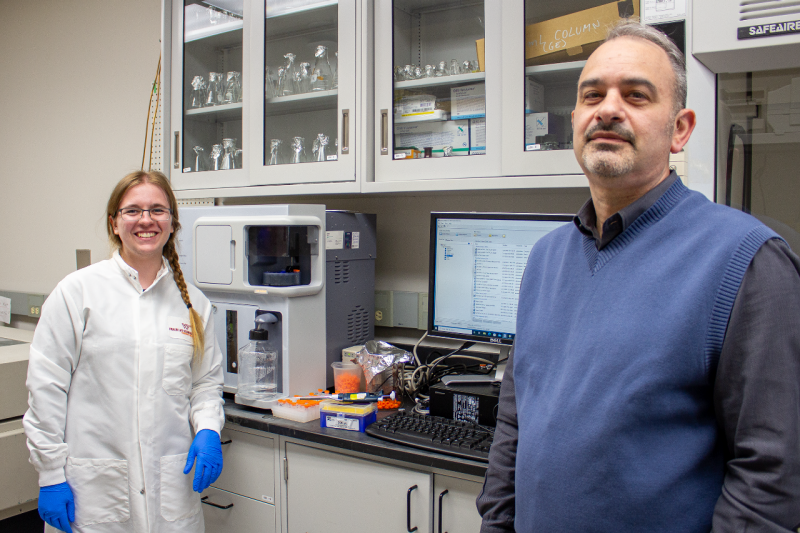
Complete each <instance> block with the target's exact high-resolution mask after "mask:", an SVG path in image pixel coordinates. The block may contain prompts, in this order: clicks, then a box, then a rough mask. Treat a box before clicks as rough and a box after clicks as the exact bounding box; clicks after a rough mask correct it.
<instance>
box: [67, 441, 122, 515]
mask: <svg viewBox="0 0 800 533" xmlns="http://www.w3.org/2000/svg"><path fill="white" fill-rule="evenodd" d="M65 473H66V476H67V482H68V483H69V486H70V488H71V489H72V493H73V495H74V496H75V525H76V526H79V527H80V526H88V525H92V524H103V523H107V522H125V521H127V520H128V519H129V518H130V516H131V511H130V502H129V499H128V462H127V461H125V460H124V459H81V458H77V457H69V458H67V465H66V468H65Z"/></svg>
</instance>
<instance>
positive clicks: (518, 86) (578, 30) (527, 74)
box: [503, 0, 639, 183]
mask: <svg viewBox="0 0 800 533" xmlns="http://www.w3.org/2000/svg"><path fill="white" fill-rule="evenodd" d="M520 4H521V5H520V6H519V7H516V8H511V7H510V6H509V9H508V10H507V11H506V13H504V17H505V18H504V20H505V21H506V22H507V24H509V27H513V28H514V30H513V31H514V32H516V33H515V35H519V36H520V37H521V39H520V40H516V39H511V40H508V41H506V43H505V44H506V46H505V48H504V52H505V56H506V59H507V60H506V62H504V68H507V69H508V70H510V71H511V72H513V73H515V74H513V80H512V79H511V78H509V80H508V81H509V82H510V83H509V90H508V93H507V96H508V97H507V98H506V99H504V105H505V107H504V114H503V118H504V121H505V122H506V129H505V130H504V134H506V135H508V136H509V139H508V142H505V143H504V146H503V148H504V152H503V156H504V172H505V173H507V174H511V175H514V174H530V175H542V174H552V175H565V174H582V171H581V169H580V166H579V165H578V163H577V161H576V160H575V156H574V154H573V152H572V120H571V113H572V110H573V109H575V101H576V98H577V90H578V78H579V77H580V74H581V70H582V69H583V66H584V65H585V64H586V59H587V58H588V57H589V55H590V54H591V53H592V52H593V51H594V50H595V49H596V48H597V47H598V46H599V45H600V43H601V42H602V41H603V39H604V38H605V35H606V30H607V28H608V26H609V25H612V24H614V23H615V22H616V21H618V20H619V19H620V17H622V16H631V15H638V9H639V6H638V4H639V2H638V1H630V0H628V1H619V2H614V1H611V2H610V1H609V0H570V1H568V2H565V1H563V0H524V1H523V2H520ZM504 7H505V6H504ZM516 9H519V11H516ZM516 73H519V74H522V76H519V74H516ZM565 183H566V181H565Z"/></svg>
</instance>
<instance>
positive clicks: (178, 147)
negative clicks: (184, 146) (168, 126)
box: [172, 131, 181, 168]
mask: <svg viewBox="0 0 800 533" xmlns="http://www.w3.org/2000/svg"><path fill="white" fill-rule="evenodd" d="M173 152H174V157H173V161H174V163H173V164H172V168H180V167H181V155H180V152H181V132H179V131H176V132H175V149H174V150H173Z"/></svg>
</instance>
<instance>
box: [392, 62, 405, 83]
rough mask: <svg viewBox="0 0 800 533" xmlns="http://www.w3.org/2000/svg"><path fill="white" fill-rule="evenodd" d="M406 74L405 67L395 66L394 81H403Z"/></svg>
mask: <svg viewBox="0 0 800 533" xmlns="http://www.w3.org/2000/svg"><path fill="white" fill-rule="evenodd" d="M405 79H406V78H405V74H403V67H401V66H399V65H398V66H396V67H394V81H403V80H405Z"/></svg>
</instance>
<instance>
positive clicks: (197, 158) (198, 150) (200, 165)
mask: <svg viewBox="0 0 800 533" xmlns="http://www.w3.org/2000/svg"><path fill="white" fill-rule="evenodd" d="M192 151H193V152H194V168H193V169H192V170H194V171H195V172H202V171H203V170H205V169H206V165H205V162H204V161H203V156H204V154H205V151H206V150H205V148H203V147H202V146H195V147H194V148H192Z"/></svg>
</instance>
